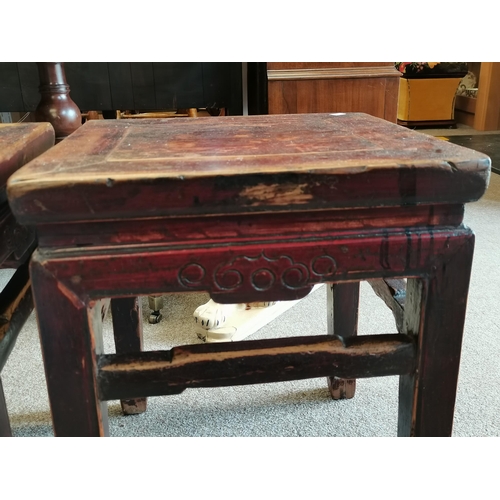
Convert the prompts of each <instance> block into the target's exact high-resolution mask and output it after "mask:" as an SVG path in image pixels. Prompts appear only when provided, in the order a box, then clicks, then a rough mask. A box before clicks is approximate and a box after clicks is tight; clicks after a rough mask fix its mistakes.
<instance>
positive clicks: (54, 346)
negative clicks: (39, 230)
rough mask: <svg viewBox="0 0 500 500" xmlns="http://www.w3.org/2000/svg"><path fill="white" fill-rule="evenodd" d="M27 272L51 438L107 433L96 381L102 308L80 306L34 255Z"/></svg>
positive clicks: (82, 303)
mask: <svg viewBox="0 0 500 500" xmlns="http://www.w3.org/2000/svg"><path fill="white" fill-rule="evenodd" d="M30 271H31V278H32V290H33V297H34V302H35V307H36V310H37V317H38V327H39V333H40V341H41V346H42V353H43V358H44V365H45V376H46V381H47V389H48V393H49V402H50V408H51V413H52V423H53V426H54V434H55V435H56V436H103V435H108V434H109V430H108V412H107V404H106V402H105V401H100V400H99V394H98V388H97V383H96V375H97V366H96V356H97V355H98V354H101V353H102V352H103V348H102V317H101V315H102V312H103V311H104V310H105V308H106V304H103V301H97V302H94V303H91V304H87V303H85V301H84V300H82V299H81V298H80V297H78V296H76V295H75V294H74V293H73V292H71V291H70V290H68V289H67V288H66V287H65V286H64V285H63V284H62V283H60V282H59V281H58V280H57V279H56V277H55V276H54V275H52V274H51V273H50V272H49V271H48V270H46V269H45V267H44V263H43V260H42V259H41V258H40V257H39V255H38V253H37V252H35V254H34V255H33V258H32V261H31V266H30Z"/></svg>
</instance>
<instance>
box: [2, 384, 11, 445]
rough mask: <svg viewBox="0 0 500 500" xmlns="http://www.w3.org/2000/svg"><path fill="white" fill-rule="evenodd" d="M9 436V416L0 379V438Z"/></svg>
mask: <svg viewBox="0 0 500 500" xmlns="http://www.w3.org/2000/svg"><path fill="white" fill-rule="evenodd" d="M11 436H12V430H11V428H10V422H9V415H8V413H7V404H6V403H5V395H4V392H3V386H2V378H1V377H0V437H11Z"/></svg>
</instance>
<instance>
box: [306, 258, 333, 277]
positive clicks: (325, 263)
mask: <svg viewBox="0 0 500 500" xmlns="http://www.w3.org/2000/svg"><path fill="white" fill-rule="evenodd" d="M311 268H312V270H313V272H314V273H315V274H317V275H319V276H329V275H332V274H334V273H335V271H336V270H337V263H336V262H335V259H334V258H333V257H330V256H329V255H322V256H321V257H316V258H315V259H313V261H312V263H311Z"/></svg>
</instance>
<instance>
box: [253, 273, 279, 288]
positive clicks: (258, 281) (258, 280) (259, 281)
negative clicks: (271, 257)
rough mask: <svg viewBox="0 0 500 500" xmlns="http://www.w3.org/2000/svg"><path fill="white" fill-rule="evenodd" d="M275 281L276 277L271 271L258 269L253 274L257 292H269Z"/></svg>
mask: <svg viewBox="0 0 500 500" xmlns="http://www.w3.org/2000/svg"><path fill="white" fill-rule="evenodd" d="M275 281H276V276H275V275H274V273H273V272H272V271H270V270H269V269H258V270H257V271H255V272H254V273H252V285H253V286H254V288H255V289H256V290H260V291H263V290H269V288H271V287H272V286H273V285H274V282H275Z"/></svg>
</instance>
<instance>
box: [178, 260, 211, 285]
mask: <svg viewBox="0 0 500 500" xmlns="http://www.w3.org/2000/svg"><path fill="white" fill-rule="evenodd" d="M205 274H206V273H205V269H204V268H203V266H200V264H187V265H185V266H184V267H183V268H182V269H181V270H180V271H179V281H180V282H181V283H182V284H183V285H184V286H196V285H199V284H200V283H201V282H202V281H203V278H204V277H205Z"/></svg>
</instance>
